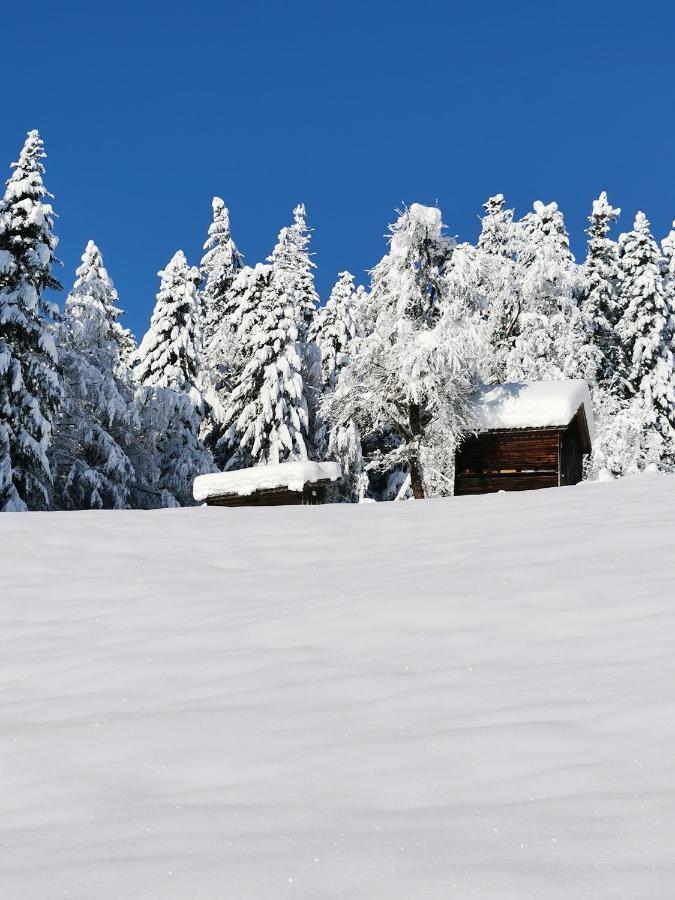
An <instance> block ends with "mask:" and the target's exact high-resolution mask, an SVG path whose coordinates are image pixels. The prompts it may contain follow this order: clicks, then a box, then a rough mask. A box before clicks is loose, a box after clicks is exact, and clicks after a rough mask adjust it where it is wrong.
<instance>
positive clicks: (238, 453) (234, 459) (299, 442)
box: [218, 271, 310, 469]
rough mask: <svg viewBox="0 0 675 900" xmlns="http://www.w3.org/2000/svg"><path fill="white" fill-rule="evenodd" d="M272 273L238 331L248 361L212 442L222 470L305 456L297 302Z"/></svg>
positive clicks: (304, 402)
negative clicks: (244, 325)
mask: <svg viewBox="0 0 675 900" xmlns="http://www.w3.org/2000/svg"><path fill="white" fill-rule="evenodd" d="M275 274H276V273H275V271H273V272H272V275H271V278H270V284H269V286H268V287H266V288H265V289H264V290H263V292H262V296H261V297H260V299H259V302H258V305H257V311H256V319H257V317H258V316H259V317H260V319H259V321H251V322H250V323H249V328H248V329H247V331H246V332H244V333H243V334H242V341H243V352H244V355H245V357H246V359H247V360H248V361H247V362H246V364H245V366H244V369H243V371H242V373H241V378H240V380H239V383H238V384H237V386H236V387H235V389H234V390H233V392H232V394H231V395H230V398H229V401H228V406H227V410H226V416H225V426H226V428H227V430H226V431H225V434H224V436H223V438H222V440H221V443H220V445H219V447H218V453H219V454H222V455H223V456H224V457H225V458H226V459H227V468H228V469H238V468H245V467H247V466H256V465H266V464H276V463H282V462H293V461H298V460H305V459H308V457H309V447H308V443H309V427H310V423H309V407H308V402H307V396H306V388H305V381H304V378H303V356H304V354H303V347H302V333H303V326H302V324H301V322H300V321H299V318H300V314H301V307H300V305H299V304H298V303H297V302H295V301H296V297H295V295H293V294H291V295H290V296H289V295H287V294H286V293H285V291H284V288H283V281H282V280H281V279H279V280H277V279H276V278H275Z"/></svg>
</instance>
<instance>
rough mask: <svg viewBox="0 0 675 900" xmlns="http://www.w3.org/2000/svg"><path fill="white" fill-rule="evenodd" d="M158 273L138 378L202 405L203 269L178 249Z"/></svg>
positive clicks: (139, 351) (137, 362) (137, 366)
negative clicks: (200, 291)
mask: <svg viewBox="0 0 675 900" xmlns="http://www.w3.org/2000/svg"><path fill="white" fill-rule="evenodd" d="M158 275H159V278H160V285H159V292H158V294H157V300H156V303H155V308H154V309H153V311H152V317H151V319H150V328H149V329H148V331H147V332H146V334H145V337H144V338H143V340H142V341H141V344H140V346H139V348H138V351H137V361H136V371H135V375H136V379H137V380H138V382H139V383H140V384H146V385H149V386H151V387H168V388H171V389H172V390H175V391H182V392H183V393H187V394H190V395H191V397H192V400H193V405H194V406H195V408H197V409H200V408H201V406H202V402H203V398H202V395H201V391H200V389H199V386H198V385H199V371H200V368H201V321H200V312H199V297H198V294H197V284H198V281H199V273H198V271H197V269H196V268H194V267H190V266H189V265H188V261H187V259H186V258H185V254H184V253H183V251H182V250H178V251H177V253H175V254H174V256H173V257H172V259H171V261H170V262H169V264H168V265H167V266H166V268H165V269H163V270H162V271H161V272H158Z"/></svg>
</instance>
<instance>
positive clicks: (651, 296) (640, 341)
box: [616, 212, 675, 466]
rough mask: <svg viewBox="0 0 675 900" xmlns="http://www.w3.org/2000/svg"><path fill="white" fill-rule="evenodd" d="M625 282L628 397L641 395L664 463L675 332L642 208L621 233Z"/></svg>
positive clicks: (669, 459)
mask: <svg viewBox="0 0 675 900" xmlns="http://www.w3.org/2000/svg"><path fill="white" fill-rule="evenodd" d="M619 254H620V266H621V276H622V278H621V283H620V286H619V306H620V308H621V310H622V315H621V318H620V319H619V322H618V324H617V326H616V327H617V332H618V334H619V336H620V338H621V341H622V345H623V351H624V358H625V369H624V371H623V372H622V373H621V375H622V380H623V382H624V383H625V384H626V386H627V393H628V396H629V397H640V398H641V400H642V402H643V405H644V408H645V409H646V410H647V411H648V413H647V422H646V430H647V431H652V432H654V433H655V434H656V435H658V436H659V437H660V438H661V440H662V442H663V444H662V454H661V461H662V464H663V465H665V466H667V465H672V463H673V460H674V457H675V380H674V379H673V346H672V341H673V333H672V329H671V323H670V310H669V307H668V301H667V296H666V289H665V286H664V279H663V272H662V259H661V255H660V253H659V248H658V245H657V243H656V241H655V240H654V238H653V237H652V234H651V231H650V226H649V222H648V220H647V217H646V216H645V215H644V213H642V212H638V214H637V216H636V218H635V223H634V225H633V230H632V231H629V232H627V233H625V234H622V235H621V236H620V238H619Z"/></svg>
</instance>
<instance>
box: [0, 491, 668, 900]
mask: <svg viewBox="0 0 675 900" xmlns="http://www.w3.org/2000/svg"><path fill="white" fill-rule="evenodd" d="M0 557H1V560H0V562H1V567H2V568H1V571H2V582H1V600H0V641H1V642H2V646H1V648H0V672H1V675H0V687H1V689H2V690H1V694H0V699H1V701H2V705H1V707H0V896H1V897H2V900H14V898H22V900H45V898H56V897H66V898H82V900H84V898H87V900H91V898H190V900H192V898H197V900H200V898H237V900H239V898H299V897H302V898H327V897H350V898H361V897H378V898H406V900H407V898H427V897H432V898H445V897H458V898H462V900H472V898H490V900H492V898H500V900H502V898H513V900H524V898H545V900H557V898H560V900H563V898H564V900H576V898H581V897H595V898H603V900H604V898H626V900H634V898H638V897H651V898H657V897H658V898H672V897H673V896H675V477H666V476H646V477H643V478H638V479H628V480H625V481H623V482H620V483H610V484H593V485H581V486H579V487H574V488H562V489H558V490H548V491H539V492H534V493H528V494H519V495H518V494H511V495H492V496H487V497H462V498H457V499H454V500H438V501H427V502H424V503H418V502H409V503H397V504H393V503H390V504H366V505H363V506H333V507H293V508H290V507H289V508H272V509H206V508H198V509H189V510H165V511H159V512H148V513H144V512H129V513H123V512H111V513H65V514H59V513H52V514H37V513H35V514H26V515H5V516H0Z"/></svg>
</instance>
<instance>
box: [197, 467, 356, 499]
mask: <svg viewBox="0 0 675 900" xmlns="http://www.w3.org/2000/svg"><path fill="white" fill-rule="evenodd" d="M341 476H342V469H341V468H340V464H339V463H336V462H321V463H319V462H287V463H279V464H278V465H271V466H254V467H253V468H250V469H237V470H236V471H234V472H214V473H213V474H211V475H199V476H197V478H195V481H194V485H193V488H192V494H193V496H194V498H195V500H196V501H197V502H198V503H202V502H203V501H205V500H209V499H210V498H212V497H224V496H229V495H234V496H237V497H248V496H250V495H251V494H255V493H256V492H257V491H273V490H283V489H286V490H289V491H298V492H300V491H302V490H304V488H305V487H306V486H307V485H310V484H316V483H318V482H326V481H337V480H338V478H340V477H341Z"/></svg>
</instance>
